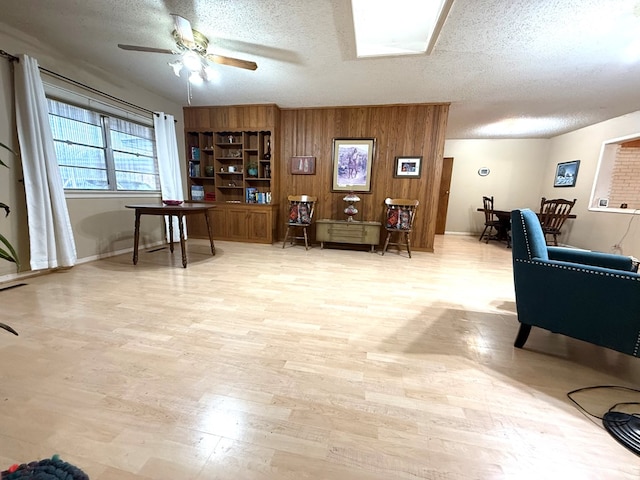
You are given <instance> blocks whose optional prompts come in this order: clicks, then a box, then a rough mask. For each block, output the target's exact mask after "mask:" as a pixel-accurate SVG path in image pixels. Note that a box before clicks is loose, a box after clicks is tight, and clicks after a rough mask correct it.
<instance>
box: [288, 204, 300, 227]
mask: <svg viewBox="0 0 640 480" xmlns="http://www.w3.org/2000/svg"><path fill="white" fill-rule="evenodd" d="M289 221H290V222H294V223H295V222H297V221H298V204H297V203H294V204H293V205H291V207H289Z"/></svg>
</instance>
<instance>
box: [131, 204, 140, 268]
mask: <svg viewBox="0 0 640 480" xmlns="http://www.w3.org/2000/svg"><path fill="white" fill-rule="evenodd" d="M139 240H140V211H139V210H136V221H135V228H134V230H133V264H134V265H137V264H138V242H139Z"/></svg>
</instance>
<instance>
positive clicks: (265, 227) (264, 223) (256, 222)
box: [247, 209, 273, 243]
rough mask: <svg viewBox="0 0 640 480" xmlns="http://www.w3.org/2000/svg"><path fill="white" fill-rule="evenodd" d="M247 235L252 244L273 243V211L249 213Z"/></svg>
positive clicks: (261, 210)
mask: <svg viewBox="0 0 640 480" xmlns="http://www.w3.org/2000/svg"><path fill="white" fill-rule="evenodd" d="M247 227H248V231H247V235H248V240H249V241H250V242H260V243H273V240H272V237H273V235H272V231H273V222H272V221H271V210H270V209H260V210H253V211H252V212H250V213H249V218H248V221H247Z"/></svg>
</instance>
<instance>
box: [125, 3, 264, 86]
mask: <svg viewBox="0 0 640 480" xmlns="http://www.w3.org/2000/svg"><path fill="white" fill-rule="evenodd" d="M171 16H172V17H173V22H174V30H173V33H172V35H173V39H174V40H175V42H176V49H175V50H169V49H165V48H154V47H141V46H138V45H124V44H121V43H119V44H118V47H119V48H121V49H123V50H133V51H137V52H151V53H165V54H171V55H180V56H181V59H180V61H178V62H175V63H170V65H171V66H172V67H173V68H174V71H175V73H176V75H178V76H179V72H180V68H182V66H183V65H184V66H185V67H187V68H188V69H189V70H190V71H191V72H194V73H196V72H200V73H201V72H204V70H205V67H206V65H207V63H206V62H207V61H209V62H213V63H218V64H220V65H228V66H231V67H238V68H244V69H247V70H255V69H256V68H258V65H257V64H256V63H255V62H251V61H248V60H240V59H239V58H232V57H225V56H223V55H217V54H214V53H208V52H207V49H208V47H209V39H208V38H207V37H206V36H204V35H203V34H202V33H200V32H199V31H197V30H194V29H192V28H191V23H190V22H189V20H187V19H186V18H183V17H181V16H180V15H176V14H171ZM203 77H204V78H206V76H205V75H203Z"/></svg>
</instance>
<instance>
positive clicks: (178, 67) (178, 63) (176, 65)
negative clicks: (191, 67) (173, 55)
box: [169, 60, 183, 77]
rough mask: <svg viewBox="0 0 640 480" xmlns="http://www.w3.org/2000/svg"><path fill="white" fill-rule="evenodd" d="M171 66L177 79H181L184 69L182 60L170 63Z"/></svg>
mask: <svg viewBox="0 0 640 480" xmlns="http://www.w3.org/2000/svg"><path fill="white" fill-rule="evenodd" d="M169 66H170V67H171V68H173V73H175V74H176V77H179V76H180V72H181V71H182V67H183V65H182V62H181V61H180V60H176V61H175V62H169Z"/></svg>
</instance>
